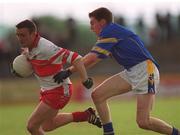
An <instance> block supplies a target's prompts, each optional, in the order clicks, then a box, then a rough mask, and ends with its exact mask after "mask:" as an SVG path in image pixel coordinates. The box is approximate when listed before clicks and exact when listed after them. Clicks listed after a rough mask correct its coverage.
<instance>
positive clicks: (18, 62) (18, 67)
mask: <svg viewBox="0 0 180 135" xmlns="http://www.w3.org/2000/svg"><path fill="white" fill-rule="evenodd" d="M12 66H13V70H14V71H15V72H16V73H17V74H19V75H20V76H21V77H28V76H30V75H32V73H33V69H32V65H31V64H30V62H28V60H27V58H26V56H25V55H22V54H21V55H19V56H17V57H16V58H15V59H14V61H13V65H12Z"/></svg>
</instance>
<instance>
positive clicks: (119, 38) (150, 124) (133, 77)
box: [68, 7, 180, 135]
mask: <svg viewBox="0 0 180 135" xmlns="http://www.w3.org/2000/svg"><path fill="white" fill-rule="evenodd" d="M89 18H90V26H91V30H92V31H93V32H94V33H95V34H96V35H97V42H96V44H95V46H94V47H93V48H92V50H91V51H90V52H89V53H88V54H86V55H85V56H84V57H83V62H84V64H85V66H86V67H92V66H94V65H95V64H96V63H98V62H100V61H101V60H103V59H105V58H108V57H112V58H114V59H115V61H116V62H117V63H119V64H120V65H122V66H123V67H124V70H123V71H121V72H120V73H117V74H115V75H113V76H112V77H110V78H107V79H106V80H105V81H104V82H103V83H101V84H100V85H99V86H97V87H96V88H95V89H94V90H93V92H92V99H93V102H94V104H95V106H96V109H97V111H98V113H99V116H100V118H101V121H102V123H103V132H104V135H114V129H113V124H112V120H111V115H110V109H109V106H108V102H107V100H108V99H109V98H111V97H113V96H116V95H121V94H123V93H127V92H130V91H132V92H134V93H135V94H136V98H137V111H136V112H137V114H136V121H137V124H138V126H139V127H140V128H142V129H146V130H151V131H154V132H158V133H161V134H167V135H178V134H180V133H178V132H179V131H178V129H176V128H174V127H172V126H171V125H169V124H167V123H166V122H164V121H162V120H160V119H158V118H155V117H152V116H150V111H151V109H152V106H153V103H154V99H155V93H156V91H157V87H158V84H159V71H158V64H157V62H156V61H155V60H154V58H153V57H152V55H151V54H150V53H149V51H148V50H147V49H146V48H145V47H144V44H143V42H142V41H141V39H140V38H139V37H138V36H137V35H136V34H134V33H133V32H132V31H130V30H128V29H126V28H124V27H122V26H120V25H117V24H115V23H113V21H112V20H113V17H112V13H111V11H110V10H108V9H107V8H103V7H102V8H98V9H96V10H94V11H92V12H91V13H89ZM68 69H69V70H70V71H71V72H75V71H76V69H75V68H74V67H69V68H68ZM110 70H111V69H110Z"/></svg>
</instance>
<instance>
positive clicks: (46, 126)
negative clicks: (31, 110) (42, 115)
mask: <svg viewBox="0 0 180 135" xmlns="http://www.w3.org/2000/svg"><path fill="white" fill-rule="evenodd" d="M42 129H43V131H45V132H49V131H52V130H53V129H54V128H53V127H52V126H51V125H47V124H46V125H42Z"/></svg>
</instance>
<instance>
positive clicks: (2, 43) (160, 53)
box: [0, 0, 180, 135]
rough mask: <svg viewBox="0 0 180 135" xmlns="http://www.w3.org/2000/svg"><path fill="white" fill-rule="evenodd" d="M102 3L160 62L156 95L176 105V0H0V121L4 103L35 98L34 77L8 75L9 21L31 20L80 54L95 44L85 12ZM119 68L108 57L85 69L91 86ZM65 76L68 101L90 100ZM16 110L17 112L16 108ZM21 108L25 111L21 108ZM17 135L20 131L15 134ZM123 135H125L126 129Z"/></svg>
mask: <svg viewBox="0 0 180 135" xmlns="http://www.w3.org/2000/svg"><path fill="white" fill-rule="evenodd" d="M102 6H103V7H107V8H109V9H110V10H111V11H112V12H113V14H114V21H115V22H116V23H118V24H120V25H123V26H125V27H127V28H129V29H131V30H132V31H134V32H135V33H137V34H138V35H139V36H140V37H141V38H142V39H143V41H144V43H145V46H146V47H147V48H148V50H149V51H150V52H151V53H152V55H153V56H154V58H155V59H156V60H157V62H158V63H159V64H160V73H161V83H160V88H159V89H160V90H159V92H158V94H157V97H158V99H160V101H159V102H161V100H162V101H163V102H166V101H168V99H173V101H174V99H176V100H175V101H174V102H175V104H178V105H179V104H180V100H179V97H180V1H179V0H151V1H144V0H136V1H133V0H126V1H116V0H111V1H98V2H95V1H92V0H91V1H89V0H86V2H84V1H80V0H78V1H76V2H71V1H69V0H67V1H66V2H65V1H62V2H57V1H56V2H55V1H54V2H53V0H52V2H49V1H46V0H45V1H41V0H40V1H38V2H37V1H32V0H31V1H26V2H23V1H21V0H17V1H11V0H9V1H5V0H4V1H1V0H0V114H1V115H0V119H1V117H2V116H6V115H7V114H8V113H11V111H10V110H9V112H6V111H5V110H8V109H7V108H8V107H9V106H10V107H12V106H13V107H14V106H18V105H19V104H20V105H22V103H23V104H29V103H30V105H31V104H34V103H37V102H38V93H39V85H38V83H37V82H36V79H35V78H34V77H33V76H32V77H29V78H23V79H19V78H16V77H14V76H13V75H11V73H10V64H11V63H12V61H13V59H14V58H15V57H16V56H17V55H19V54H20V46H19V44H18V42H17V39H16V35H15V25H16V24H17V23H19V22H20V21H22V20H25V19H32V20H33V21H34V22H35V23H36V24H37V26H38V30H39V32H40V34H41V36H42V37H45V38H47V39H49V40H51V41H52V42H54V43H55V44H56V45H58V46H60V47H63V48H67V49H70V50H72V51H77V52H78V53H80V54H81V55H85V54H86V53H88V52H89V51H90V49H91V48H92V47H93V45H94V43H95V42H96V37H95V35H94V34H93V33H92V32H91V31H90V29H89V20H88V13H89V12H91V11H93V10H94V9H96V8H98V7H102ZM120 71H122V67H119V65H117V64H116V63H115V62H114V61H113V60H111V59H108V60H104V61H103V62H101V63H100V64H98V65H97V66H96V67H94V68H92V69H90V70H88V73H89V75H90V76H92V77H93V78H94V80H95V86H96V85H98V84H99V83H101V82H102V81H103V80H104V79H106V78H107V77H109V76H111V75H113V74H115V73H118V72H120ZM71 79H72V81H73V85H74V94H73V97H72V104H75V106H79V104H80V103H82V101H84V102H86V101H87V102H88V103H87V104H88V105H89V104H92V102H89V101H91V98H90V93H91V92H90V91H87V90H84V88H83V87H82V85H81V84H80V80H79V77H78V74H75V75H73V76H72V77H71ZM95 86H94V87H95ZM133 98H134V95H132V94H131V93H128V94H125V95H122V96H118V97H115V98H114V100H121V99H122V100H125V101H126V100H127V99H128V100H129V99H132V100H134V99H133ZM117 102H119V101H116V102H115V104H116V103H117ZM112 106H113V105H112ZM164 106H166V104H165V105H164ZM31 107H32V106H31ZM3 108H5V109H3ZM32 108H33V107H32ZM175 109H176V110H174V109H173V111H177V112H178V111H180V107H179V106H178V107H177V106H176V107H175ZM3 110H4V111H3ZM20 110H21V109H19V111H20ZM70 110H71V109H70ZM16 111H17V112H18V109H17V110H16ZM21 111H22V113H23V112H25V111H23V109H22V110H21ZM31 111H32V109H31V110H29V112H31ZM170 111H171V110H170ZM169 115H173V114H169ZM176 115H177V114H176ZM174 116H175V115H174ZM2 118H4V119H2V121H0V129H4V128H5V126H6V124H7V125H8V126H9V125H10V124H9V123H7V122H6V120H5V117H2ZM179 118H180V117H178V116H177V117H174V120H175V119H179ZM24 119H25V118H24ZM3 120H4V121H3ZM2 125H5V126H2ZM177 126H179V127H180V123H177ZM5 129H6V128H5ZM0 131H2V130H0ZM3 131H4V132H3ZM3 131H2V133H3V135H9V134H11V133H10V131H9V133H8V132H7V131H5V130H3ZM137 132H138V131H137ZM132 133H133V132H132ZM17 134H19V135H20V134H23V133H20V132H17ZM54 134H56V133H54ZM129 134H130V135H131V132H130V133H129ZM133 134H135V133H133ZM151 134H152V133H151ZM79 135H80V134H79ZM143 135H145V134H143Z"/></svg>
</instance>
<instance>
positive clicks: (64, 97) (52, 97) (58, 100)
mask: <svg viewBox="0 0 180 135" xmlns="http://www.w3.org/2000/svg"><path fill="white" fill-rule="evenodd" d="M71 95H72V84H65V85H63V86H60V87H57V88H54V89H51V90H45V91H41V92H40V101H43V102H44V103H46V104H47V105H49V106H50V107H52V108H53V109H62V108H63V107H64V106H65V105H66V104H67V103H68V102H69V100H70V97H71Z"/></svg>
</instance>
